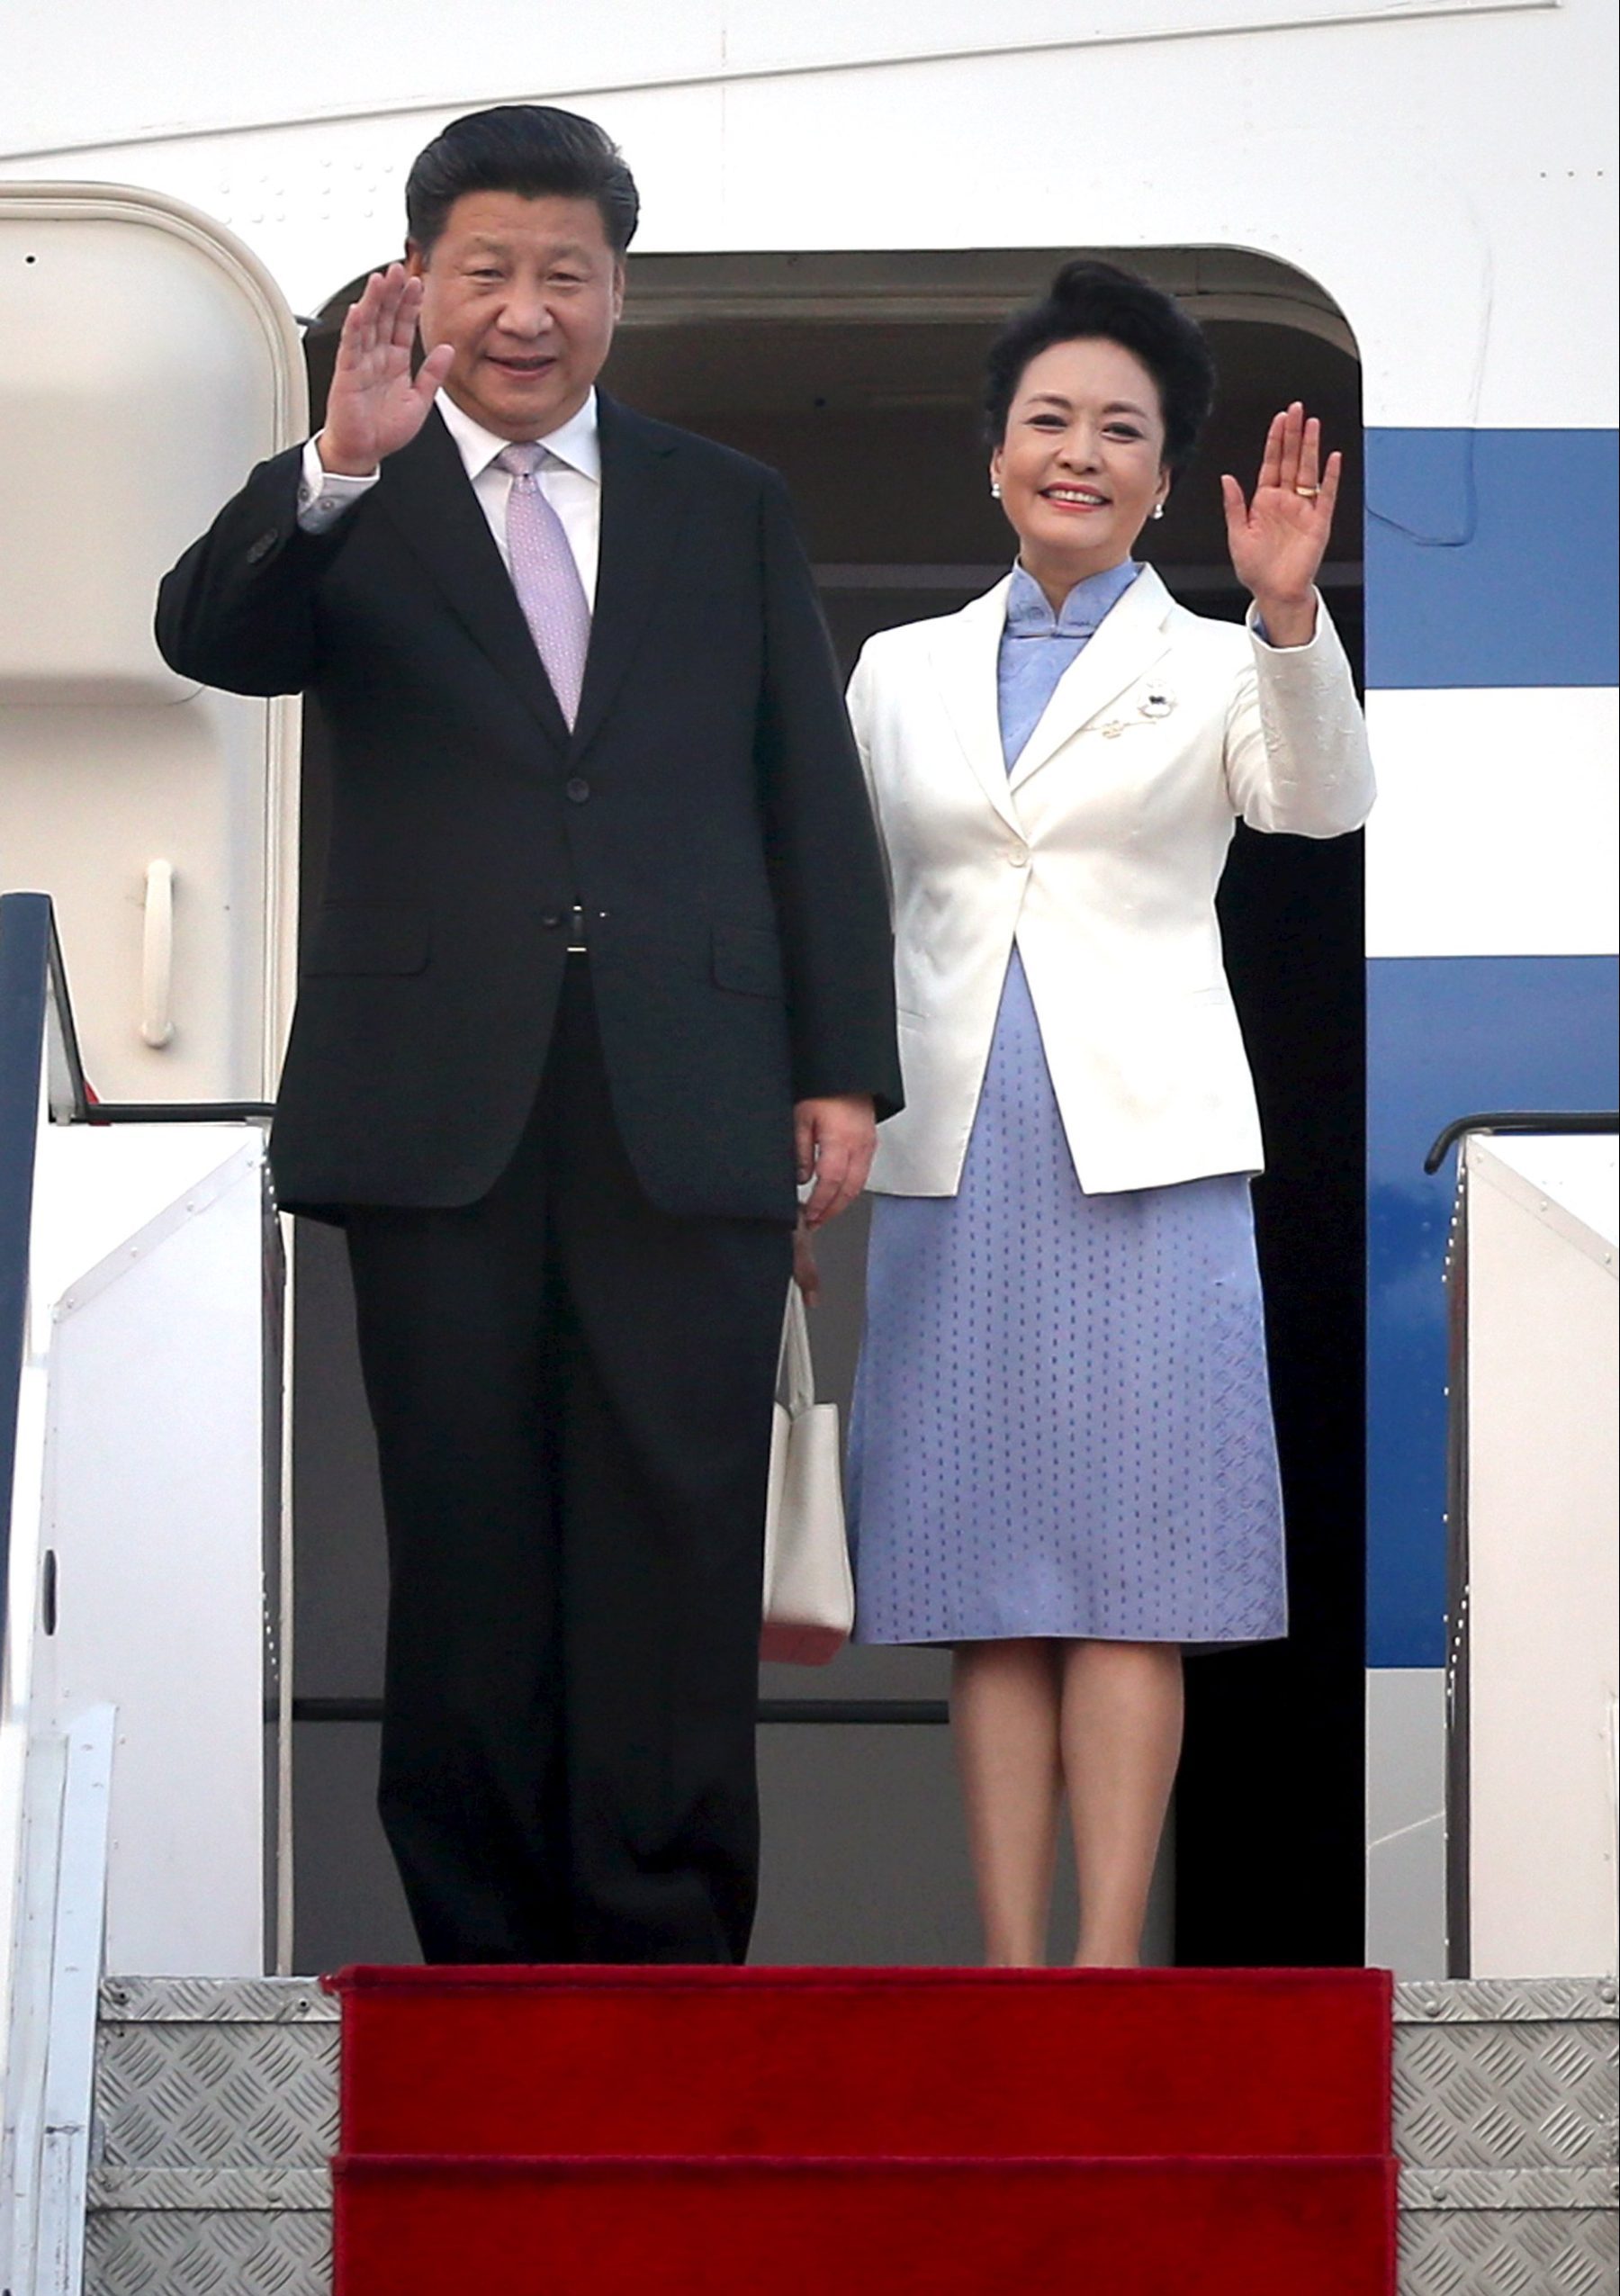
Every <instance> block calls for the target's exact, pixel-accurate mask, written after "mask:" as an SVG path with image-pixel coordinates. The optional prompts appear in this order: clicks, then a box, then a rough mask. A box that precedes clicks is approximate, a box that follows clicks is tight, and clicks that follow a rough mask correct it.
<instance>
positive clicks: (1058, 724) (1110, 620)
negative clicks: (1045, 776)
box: [1011, 566, 1171, 791]
mask: <svg viewBox="0 0 1620 2296" xmlns="http://www.w3.org/2000/svg"><path fill="white" fill-rule="evenodd" d="M1170 603H1171V601H1170V593H1169V591H1168V590H1166V588H1165V585H1164V584H1163V582H1161V581H1160V580H1159V578H1158V576H1157V574H1156V573H1155V572H1154V571H1153V569H1152V567H1151V566H1144V567H1143V569H1142V571H1141V572H1140V573H1139V575H1138V576H1137V578H1136V580H1135V581H1134V582H1132V584H1131V585H1130V589H1129V590H1127V591H1126V593H1125V595H1124V597H1123V598H1122V599H1121V600H1120V602H1119V604H1118V605H1117V606H1116V607H1115V608H1114V609H1113V611H1112V613H1111V614H1106V615H1104V616H1103V620H1102V622H1101V623H1100V624H1099V626H1098V628H1097V632H1096V635H1095V636H1094V637H1092V638H1089V639H1088V640H1087V641H1086V644H1085V648H1084V650H1083V652H1082V653H1080V654H1079V655H1078V657H1077V658H1076V660H1075V661H1074V662H1071V663H1070V664H1069V666H1068V668H1067V670H1066V671H1064V673H1063V676H1062V677H1061V678H1060V679H1059V680H1058V686H1057V689H1056V691H1055V692H1054V693H1053V695H1052V698H1051V700H1050V701H1049V703H1048V704H1047V706H1046V709H1045V712H1044V714H1043V715H1042V716H1041V719H1040V724H1039V725H1037V726H1036V728H1035V731H1034V732H1033V733H1032V734H1031V736H1030V738H1029V740H1028V741H1027V742H1026V743H1024V747H1023V754H1022V756H1021V757H1020V759H1019V761H1018V763H1017V764H1016V765H1015V766H1014V767H1013V772H1012V776H1011V782H1012V787H1013V790H1014V791H1017V790H1019V789H1022V787H1023V785H1024V783H1025V782H1026V781H1028V780H1029V779H1030V777H1031V774H1035V773H1039V772H1040V769H1041V767H1042V766H1043V765H1045V764H1047V763H1048V762H1049V760H1050V759H1052V758H1054V757H1055V756H1056V755H1057V753H1058V751H1059V750H1060V749H1061V748H1062V747H1063V745H1064V743H1066V742H1067V741H1068V740H1069V739H1070V738H1071V736H1072V735H1074V734H1077V733H1078V732H1079V731H1080V728H1081V727H1082V726H1083V725H1086V724H1088V723H1089V722H1090V720H1091V719H1092V718H1094V716H1096V715H1097V712H1098V711H1099V710H1100V709H1103V708H1105V707H1107V705H1108V704H1109V703H1110V702H1111V701H1112V700H1113V699H1114V698H1115V697H1116V695H1119V694H1121V693H1123V691H1124V690H1125V689H1126V687H1127V686H1129V685H1130V684H1132V683H1133V682H1134V680H1136V679H1138V678H1139V677H1140V676H1141V674H1142V672H1143V671H1144V670H1146V669H1147V668H1148V665H1149V663H1150V662H1157V660H1158V657H1159V656H1160V654H1162V653H1165V652H1166V649H1167V648H1168V646H1169V644H1170V638H1169V634H1168V632H1167V631H1166V627H1165V624H1166V617H1167V616H1168V614H1169V610H1170Z"/></svg>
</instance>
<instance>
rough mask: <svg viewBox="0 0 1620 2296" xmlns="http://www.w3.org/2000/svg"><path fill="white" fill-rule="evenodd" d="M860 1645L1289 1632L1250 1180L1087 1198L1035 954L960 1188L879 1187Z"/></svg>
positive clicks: (1000, 1029)
mask: <svg viewBox="0 0 1620 2296" xmlns="http://www.w3.org/2000/svg"><path fill="white" fill-rule="evenodd" d="M850 1516H851V1538H852V1541H853V1545H854V1552H855V1571H856V1590H857V1593H856V1621H855V1639H856V1641H857V1642H862V1643H954V1642H970V1641H983V1640H995V1639H1004V1638H1008V1637H1014V1636H1020V1635H1041V1636H1053V1637H1063V1638H1076V1639H1079V1638H1092V1639H1096V1640H1099V1641H1124V1642H1169V1643H1194V1644H1210V1643H1252V1642H1262V1641H1266V1640H1269V1639H1271V1638H1274V1637H1275V1636H1278V1635H1281V1634H1285V1633H1286V1632H1287V1595H1286V1585H1285V1578H1284V1567H1283V1508H1282V1493H1281V1490H1280V1487H1279V1483H1278V1478H1277V1452H1276V1438H1275V1433H1274V1427H1273V1421H1272V1409H1271V1395H1270V1388H1269V1382H1268V1379H1267V1372H1266V1359H1265V1318H1264V1311H1263V1305H1262V1301H1261V1296H1260V1276H1259V1269H1258V1267H1257V1265H1256V1257H1255V1236H1254V1215H1253V1210H1252V1207H1251V1203H1250V1197H1249V1183H1248V1180H1247V1177H1246V1176H1245V1175H1241V1174H1230V1175H1221V1176H1220V1177H1218V1178H1214V1179H1206V1180H1193V1181H1189V1182H1186V1183H1185V1184H1183V1185H1181V1186H1177V1187H1166V1188H1146V1189H1141V1190H1138V1191H1135V1192H1133V1193H1129V1194H1122V1195H1103V1196H1088V1195H1086V1194H1085V1193H1084V1191H1083V1190H1082V1189H1081V1187H1080V1184H1079V1183H1078V1181H1077V1180H1076V1176H1075V1167H1074V1161H1073V1158H1072V1157H1071V1156H1070V1153H1069V1148H1068V1143H1067V1139H1066V1137H1065V1134H1064V1130H1063V1124H1062V1120H1061V1118H1060V1116H1059V1114H1058V1103H1057V1100H1056V1097H1055V1095H1054V1094H1053V1091H1052V1085H1051V1078H1050V1076H1049V1073H1048V1069H1047V1064H1046V1055H1045V1052H1044V1050H1043V1049H1042V1046H1041V1041H1040V1027H1039V1024H1038V1022H1037V1021H1036V1017H1035V1010H1034V1006H1033V1004H1031V999H1030V992H1029V986H1028V984H1027V982H1026V980H1025V977H1024V973H1023V968H1022V964H1021V963H1020V961H1019V959H1018V958H1017V956H1016V954H1015V955H1014V957H1013V962H1012V965H1011V967H1010V968H1009V971H1008V975H1007V983H1006V987H1005V990H1004V994H1003V998H1002V1006H1001V1012H1000V1015H999V1017H998V1020H997V1023H996V1030H995V1041H994V1043H993V1045H992V1048H991V1053H990V1059H989V1066H988V1069H987V1071H986V1078H985V1086H984V1092H983V1094H982V1096H981V1099H980V1102H979V1108H978V1113H977V1118H976V1120H975V1123H974V1130H973V1137H972V1139H971V1140H970V1142H969V1144H968V1157H967V1161H966V1164H965V1166H964V1168H963V1172H962V1181H961V1186H960V1189H959V1193H957V1194H956V1195H955V1196H951V1197H932V1196H926V1197H925V1196H879V1197H878V1199H877V1201H876V1202H875V1204H874V1207H873V1219H872V1235H871V1247H870V1256H869V1263H868V1277H867V1320H866V1332H865V1337H864V1339H863V1342H862V1347H861V1356H860V1370H859V1373H858V1374H857V1379H856V1388H855V1401H854V1409H853V1411H852V1414H851V1428H850Z"/></svg>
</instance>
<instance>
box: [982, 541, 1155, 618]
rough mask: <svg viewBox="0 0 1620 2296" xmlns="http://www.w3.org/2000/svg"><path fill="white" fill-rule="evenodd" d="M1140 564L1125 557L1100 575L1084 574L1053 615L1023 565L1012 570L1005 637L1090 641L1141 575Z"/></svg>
mask: <svg viewBox="0 0 1620 2296" xmlns="http://www.w3.org/2000/svg"><path fill="white" fill-rule="evenodd" d="M1141 571H1142V569H1141V566H1140V563H1139V562H1138V561H1137V560H1136V559H1134V558H1127V559H1125V560H1124V561H1123V563H1121V564H1120V565H1118V566H1110V567H1108V568H1106V569H1105V571H1104V572H1102V573H1100V574H1087V575H1086V576H1085V580H1084V581H1078V582H1076V584H1075V587H1074V589H1073V590H1070V592H1069V594H1068V596H1067V598H1066V599H1064V601H1063V609H1062V611H1061V613H1058V614H1054V613H1053V611H1052V609H1051V607H1050V606H1049V604H1048V602H1047V595H1046V592H1045V591H1044V590H1042V589H1041V587H1040V583H1039V582H1038V581H1036V580H1035V577H1034V576H1033V575H1032V574H1031V573H1028V572H1026V571H1025V569H1024V568H1023V567H1022V566H1021V565H1020V566H1014V567H1013V584H1012V588H1011V589H1010V590H1008V592H1007V635H1008V636H1009V637H1013V638H1089V637H1091V636H1093V635H1094V634H1095V632H1096V631H1097V629H1098V628H1099V626H1101V624H1102V622H1103V618H1104V617H1105V616H1106V615H1107V614H1108V613H1109V612H1110V611H1111V610H1112V608H1114V607H1116V606H1117V605H1118V604H1119V602H1120V600H1121V599H1122V598H1123V597H1124V595H1125V593H1126V591H1127V590H1129V589H1130V585H1131V584H1132V582H1134V581H1135V580H1136V578H1137V576H1138V575H1139V573H1140V572H1141Z"/></svg>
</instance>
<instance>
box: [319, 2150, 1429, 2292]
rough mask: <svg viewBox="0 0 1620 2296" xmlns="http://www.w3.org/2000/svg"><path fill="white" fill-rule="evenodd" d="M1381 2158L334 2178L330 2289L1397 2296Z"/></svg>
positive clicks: (370, 2168) (718, 2163) (424, 2161)
mask: <svg viewBox="0 0 1620 2296" xmlns="http://www.w3.org/2000/svg"><path fill="white" fill-rule="evenodd" d="M1394 2175H1395V2170H1394V2165H1393V2163H1392V2162H1391V2161H1388V2160H1383V2159H1312V2160H1219V2161H1208V2160H1190V2159H1184V2160H1129V2161H1121V2160H1084V2161H1080V2160H1067V2159H1051V2158H1044V2159H1023V2160H1020V2159H1000V2160H991V2161H987V2160H984V2159H962V2160H937V2161H893V2160H887V2161H876V2160H873V2161H868V2160H824V2159H822V2160H817V2159H799V2160H793V2159H779V2160H766V2159H748V2160H725V2159H716V2158H712V2157H709V2158H703V2159H687V2160H678V2159H648V2158H641V2159H634V2160H616V2159H607V2158H593V2159H590V2160H575V2161H556V2160H545V2161H532V2160H518V2159H510V2158H508V2159H500V2160H486V2161H467V2160H444V2159H435V2158H431V2157H428V2158H416V2159H410V2158H404V2159H401V2158H392V2159H387V2158H384V2159H358V2160H356V2159H354V2158H349V2157H344V2158H340V2159H339V2160H338V2163H337V2164H336V2167H335V2177H336V2191H337V2227H336V2229H337V2238H336V2260H337V2279H336V2284H335V2296H446V2291H450V2290H458V2291H460V2290H467V2291H471V2290H481V2291H483V2290H488V2291H495V2290H499V2291H500V2296H649V2292H650V2291H653V2290H656V2291H657V2296H827V2291H829V2290H830V2289H836V2290H839V2291H843V2292H844V2296H862V2291H878V2290H880V2291H883V2296H986V2291H996V2296H1001V2291H1006V2296H1393V2291H1394V2288H1395V2246H1394V2210H1395V2198H1394Z"/></svg>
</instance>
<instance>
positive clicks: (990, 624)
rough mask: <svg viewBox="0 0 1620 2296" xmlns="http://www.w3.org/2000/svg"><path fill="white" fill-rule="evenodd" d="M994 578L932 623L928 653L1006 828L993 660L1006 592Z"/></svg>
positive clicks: (1008, 796)
mask: <svg viewBox="0 0 1620 2296" xmlns="http://www.w3.org/2000/svg"><path fill="white" fill-rule="evenodd" d="M1012 579H1013V578H1012V576H1011V575H1010V574H1009V575H1008V577H1007V580H1006V581H1002V582H997V584H996V585H995V589H994V590H986V592H985V595H984V596H983V598H976V599H974V601H973V603H972V605H971V606H965V607H964V608H962V611H961V612H960V613H959V614H956V615H953V616H951V617H950V619H949V620H947V621H943V622H941V623H939V624H938V625H937V626H936V628H935V632H934V638H933V645H932V653H933V666H934V677H935V682H936V684H937V687H938V690H939V695H940V699H941V701H942V702H943V703H944V705H945V708H946V711H947V713H948V715H949V716H950V722H951V724H952V725H953V726H954V727H955V728H956V735H957V739H958V741H959V742H960V743H961V745H962V752H963V754H964V756H965V757H966V758H967V760H968V764H969V765H970V766H971V767H972V768H973V772H974V778H975V779H976V780H977V782H978V785H979V787H980V788H981V789H982V790H983V791H984V793H985V795H986V797H987V798H988V799H989V800H990V803H991V804H992V805H993V806H995V810H996V812H997V813H998V814H999V815H1001V818H1002V819H1003V821H1004V822H1005V823H1006V824H1007V826H1008V828H1009V829H1012V830H1017V829H1018V828H1019V819H1018V814H1017V810H1016V808H1015V807H1014V806H1013V797H1012V792H1011V790H1010V788H1009V787H1008V783H1007V766H1006V759H1005V755H1004V752H1003V749H1002V737H1001V710H1000V707H999V704H998V699H997V693H996V664H997V662H998V660H999V657H1000V653H1001V636H1002V628H1003V626H1004V622H1005V620H1006V612H1007V590H1008V588H1009V586H1010V584H1011V582H1012Z"/></svg>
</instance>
